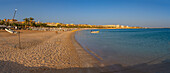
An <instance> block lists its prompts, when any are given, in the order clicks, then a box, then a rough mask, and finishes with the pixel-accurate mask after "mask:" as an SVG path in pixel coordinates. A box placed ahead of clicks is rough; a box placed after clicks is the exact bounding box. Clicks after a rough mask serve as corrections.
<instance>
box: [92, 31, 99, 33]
mask: <svg viewBox="0 0 170 73" xmlns="http://www.w3.org/2000/svg"><path fill="white" fill-rule="evenodd" d="M91 33H99V31H91Z"/></svg>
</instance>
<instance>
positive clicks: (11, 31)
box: [5, 28, 17, 34]
mask: <svg viewBox="0 0 170 73" xmlns="http://www.w3.org/2000/svg"><path fill="white" fill-rule="evenodd" d="M5 30H6V31H7V32H9V33H12V34H17V32H16V31H13V30H11V29H9V28H5Z"/></svg>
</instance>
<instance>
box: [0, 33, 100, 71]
mask: <svg viewBox="0 0 170 73" xmlns="http://www.w3.org/2000/svg"><path fill="white" fill-rule="evenodd" d="M74 33H75V32H73V31H67V32H59V33H56V32H51V31H48V32H47V31H46V32H43V31H28V30H22V31H21V48H20V49H19V47H18V46H19V44H18V43H19V40H18V35H15V34H10V33H7V32H5V31H4V30H1V31H0V41H1V42H0V73H6V72H7V73H56V72H57V73H58V72H59V73H61V72H62V73H99V72H100V69H99V68H98V65H97V63H98V61H97V60H96V59H95V58H94V57H93V56H91V55H90V54H88V53H87V52H86V51H85V50H84V49H83V48H82V47H81V46H80V45H79V44H78V43H77V42H76V40H75V39H74Z"/></svg>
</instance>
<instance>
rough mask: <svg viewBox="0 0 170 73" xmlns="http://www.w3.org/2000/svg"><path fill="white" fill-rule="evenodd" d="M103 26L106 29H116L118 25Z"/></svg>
mask: <svg viewBox="0 0 170 73" xmlns="http://www.w3.org/2000/svg"><path fill="white" fill-rule="evenodd" d="M102 26H103V27H105V28H115V27H116V25H102Z"/></svg>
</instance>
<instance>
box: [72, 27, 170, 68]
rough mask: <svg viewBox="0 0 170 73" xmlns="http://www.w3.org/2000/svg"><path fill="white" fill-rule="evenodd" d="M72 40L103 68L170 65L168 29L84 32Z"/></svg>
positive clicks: (169, 34) (169, 36) (78, 33)
mask: <svg viewBox="0 0 170 73" xmlns="http://www.w3.org/2000/svg"><path fill="white" fill-rule="evenodd" d="M91 31H100V32H99V33H90V32H91ZM75 39H76V40H77V42H78V43H80V45H81V46H82V47H83V48H84V49H85V50H86V51H87V52H89V53H90V54H92V55H93V56H94V57H95V58H96V59H98V60H99V61H100V62H101V63H103V64H105V65H114V64H121V65H123V66H133V65H139V64H143V63H146V64H158V63H162V62H170V29H165V28H164V29H88V30H82V31H77V32H76V34H75ZM89 50H91V51H92V52H93V53H91V52H90V51H89Z"/></svg>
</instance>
